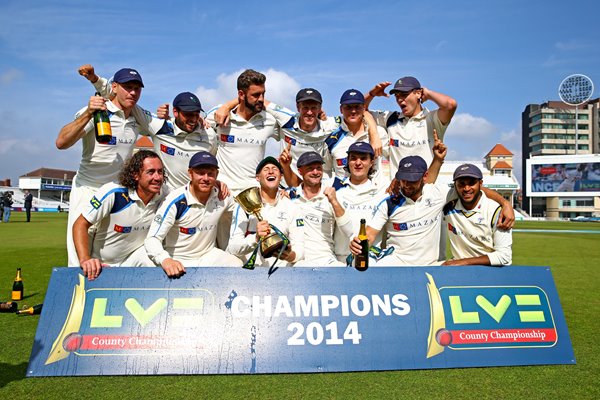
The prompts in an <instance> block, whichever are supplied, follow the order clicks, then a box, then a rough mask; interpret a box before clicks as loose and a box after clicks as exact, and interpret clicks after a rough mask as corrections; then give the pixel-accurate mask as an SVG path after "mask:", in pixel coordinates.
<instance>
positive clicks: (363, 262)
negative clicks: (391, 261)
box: [354, 218, 369, 271]
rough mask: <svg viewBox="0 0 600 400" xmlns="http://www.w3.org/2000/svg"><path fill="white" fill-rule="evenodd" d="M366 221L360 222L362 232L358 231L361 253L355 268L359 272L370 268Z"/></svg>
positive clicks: (356, 260)
mask: <svg viewBox="0 0 600 400" xmlns="http://www.w3.org/2000/svg"><path fill="white" fill-rule="evenodd" d="M366 225H367V224H366V221H365V220H364V218H363V219H361V220H360V230H359V231H358V239H360V246H361V251H360V254H358V255H356V256H355V258H354V268H356V269H357V270H359V271H366V270H367V268H369V239H368V237H367V227H366Z"/></svg>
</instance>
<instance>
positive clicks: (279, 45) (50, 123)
mask: <svg viewBox="0 0 600 400" xmlns="http://www.w3.org/2000/svg"><path fill="white" fill-rule="evenodd" d="M598 15H600V2H598V1H597V0H582V1H579V2H576V3H575V2H573V3H568V2H563V1H560V2H559V1H554V0H551V1H537V0H532V1H526V2H523V1H514V0H504V1H500V0H489V1H457V2H449V1H418V2H417V1H414V2H408V1H394V0H391V1H386V0H383V1H370V2H367V1H355V0H345V1H326V0H325V1H312V2H299V1H294V2H286V1H262V2H235V1H230V2H227V3H221V2H203V1H185V2H183V1H168V0H165V1H161V2H153V1H139V0H130V1H127V2H124V1H112V0H107V1H102V2H81V1H72V0H60V1H54V0H44V1H34V0H32V1H13V0H3V1H2V2H0V179H6V178H11V180H12V183H13V185H17V184H18V177H19V176H21V175H23V174H25V173H27V172H30V171H33V170H35V169H38V168H41V167H47V168H59V169H72V170H76V169H77V167H78V164H79V160H80V157H81V145H80V144H77V145H75V146H73V147H72V148H70V149H68V150H58V149H57V148H56V146H55V143H54V142H55V140H56V137H57V135H58V132H59V131H60V129H61V128H62V127H63V126H64V125H66V124H67V123H69V122H70V121H72V120H73V116H74V114H75V113H76V112H77V111H78V110H79V109H80V108H82V107H83V106H85V105H86V104H87V101H88V99H89V96H91V95H93V92H94V90H93V88H92V86H91V85H90V84H89V83H88V82H87V81H86V80H85V79H84V78H82V77H81V76H79V75H78V73H77V68H78V67H79V66H80V65H82V64H87V63H89V64H92V65H94V66H95V68H96V71H97V73H98V74H99V75H101V76H105V77H111V76H112V75H113V74H114V72H115V71H117V70H118V69H120V68H123V67H132V68H136V69H137V70H138V71H139V72H140V74H141V75H142V78H143V80H144V84H145V87H144V90H143V93H142V97H141V99H140V102H139V103H138V104H139V105H141V106H142V107H144V108H146V109H149V110H153V111H154V110H156V107H157V106H158V105H159V104H162V103H171V102H172V100H173V98H174V97H175V96H176V95H177V94H178V93H180V92H183V91H192V92H195V93H196V94H197V95H198V97H199V98H200V101H201V102H202V105H203V108H204V109H205V110H208V109H210V108H211V107H212V106H214V105H216V104H219V103H221V102H224V101H226V100H229V99H232V98H234V97H235V96H236V90H235V81H236V78H237V76H238V75H239V73H240V72H241V71H243V70H244V69H246V68H252V69H255V70H258V71H261V72H263V73H265V74H266V75H267V83H266V88H267V94H266V97H267V99H269V100H271V101H274V102H276V103H279V104H283V105H286V106H288V107H290V108H295V104H294V102H295V100H294V99H295V95H296V92H297V91H298V90H299V89H300V88H302V87H314V88H317V89H318V90H319V91H320V92H321V93H322V94H323V98H324V102H323V107H324V109H325V110H326V112H327V114H328V115H338V114H339V98H340V96H341V94H342V93H343V91H344V90H346V89H349V88H355V89H359V90H361V91H363V92H364V93H366V92H367V91H368V90H369V89H370V88H372V87H373V86H374V85H375V84H377V83H378V82H381V81H391V82H394V81H396V80H397V79H398V78H400V77H403V76H409V75H412V76H415V77H417V78H418V79H419V80H420V82H421V84H422V86H424V87H427V88H429V89H432V90H435V91H437V92H441V93H444V94H447V95H449V96H451V97H453V98H455V99H456V100H457V102H458V109H457V112H456V114H455V116H454V118H453V120H452V122H451V124H450V126H449V127H448V130H447V132H446V137H445V140H444V141H445V142H446V144H447V145H448V147H449V155H448V159H450V160H481V159H482V158H483V157H484V156H485V155H486V154H487V153H488V151H489V150H491V148H492V147H493V146H494V145H495V144H496V143H502V144H503V145H505V146H506V147H507V148H508V149H509V150H510V151H512V152H513V153H514V154H515V160H514V161H515V168H516V171H515V172H516V173H517V176H520V171H519V170H520V154H521V142H520V135H521V112H522V111H523V109H524V108H525V106H526V105H527V104H530V103H541V102H544V101H547V100H558V99H559V98H558V86H559V84H560V82H561V81H562V80H563V79H564V78H565V77H567V76H568V75H571V74H575V73H578V74H584V75H587V76H588V77H590V78H591V79H592V81H594V82H595V83H596V85H600V41H599V40H598V34H599V33H600V30H599V28H598V26H599V18H598ZM598 96H599V91H598V89H595V90H594V94H593V98H597V97H598ZM425 106H426V107H427V108H429V109H430V110H433V109H435V108H437V106H436V105H435V103H432V102H427V103H425ZM371 108H372V109H380V110H397V109H398V106H397V105H396V103H395V101H394V99H393V97H391V98H377V99H375V100H374V101H373V103H372V105H371ZM271 149H272V148H271Z"/></svg>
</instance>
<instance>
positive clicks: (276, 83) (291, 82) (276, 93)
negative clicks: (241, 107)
mask: <svg viewBox="0 0 600 400" xmlns="http://www.w3.org/2000/svg"><path fill="white" fill-rule="evenodd" d="M243 71H244V70H243V69H240V70H238V71H235V72H232V73H231V74H224V73H223V74H220V75H219V76H218V77H217V86H216V87H215V88H206V87H204V86H200V87H198V88H197V89H196V94H197V95H198V97H199V98H200V101H201V102H202V104H203V108H204V109H205V110H206V111H208V110H209V108H207V107H213V106H215V105H217V104H222V103H225V102H227V101H229V100H231V99H233V98H235V97H237V78H238V76H239V75H240V74H241V73H242V72H243ZM263 73H264V74H265V75H266V76H267V83H266V85H265V86H266V89H267V93H266V98H267V100H269V101H272V102H274V103H277V104H281V105H287V106H288V107H289V106H292V105H293V104H295V98H296V93H297V92H298V90H300V84H299V83H298V82H297V81H296V80H295V79H294V78H292V77H291V76H290V75H288V74H287V73H285V72H283V71H278V70H275V69H273V68H269V69H268V70H267V71H266V72H263ZM204 105H206V107H204Z"/></svg>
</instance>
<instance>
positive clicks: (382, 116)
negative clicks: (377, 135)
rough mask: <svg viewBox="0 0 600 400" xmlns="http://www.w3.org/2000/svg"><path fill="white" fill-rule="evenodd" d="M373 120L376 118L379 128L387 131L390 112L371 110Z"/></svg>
mask: <svg viewBox="0 0 600 400" xmlns="http://www.w3.org/2000/svg"><path fill="white" fill-rule="evenodd" d="M369 112H370V113H371V115H372V116H373V118H375V122H376V123H377V126H380V127H382V128H383V129H387V119H388V118H389V116H390V114H391V113H390V112H389V111H380V110H369Z"/></svg>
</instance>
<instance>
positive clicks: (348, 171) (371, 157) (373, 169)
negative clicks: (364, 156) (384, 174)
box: [344, 153, 375, 179]
mask: <svg viewBox="0 0 600 400" xmlns="http://www.w3.org/2000/svg"><path fill="white" fill-rule="evenodd" d="M356 154H361V153H356ZM368 156H369V158H370V159H371V161H373V165H371V167H370V168H369V173H368V174H367V176H368V177H369V179H371V178H372V177H373V175H375V157H373V156H372V155H371V154H368ZM348 158H350V154H348ZM348 158H347V159H346V160H348ZM349 162H350V161H349V160H348V161H347V162H346V165H344V171H346V172H347V173H348V176H349V175H350V167H349V166H348V164H349Z"/></svg>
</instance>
